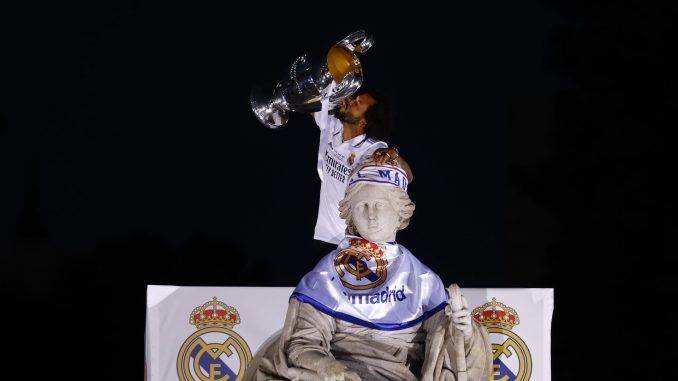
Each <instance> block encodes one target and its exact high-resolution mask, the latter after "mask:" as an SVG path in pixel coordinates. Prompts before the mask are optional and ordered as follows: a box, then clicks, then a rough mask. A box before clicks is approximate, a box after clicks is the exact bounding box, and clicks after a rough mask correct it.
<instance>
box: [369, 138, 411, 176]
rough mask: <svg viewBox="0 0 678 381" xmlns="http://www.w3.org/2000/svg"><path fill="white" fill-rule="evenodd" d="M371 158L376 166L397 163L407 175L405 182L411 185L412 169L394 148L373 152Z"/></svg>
mask: <svg viewBox="0 0 678 381" xmlns="http://www.w3.org/2000/svg"><path fill="white" fill-rule="evenodd" d="M372 158H373V159H374V162H375V163H377V164H391V165H393V164H394V161H396V162H397V163H398V165H399V166H400V168H402V169H403V170H404V171H405V173H406V174H407V181H409V182H410V183H412V181H413V180H414V173H412V168H411V167H410V165H409V164H408V163H407V161H405V159H403V158H402V156H400V155H399V154H398V150H397V149H396V148H394V147H388V148H379V149H377V150H375V151H374V153H373V154H372Z"/></svg>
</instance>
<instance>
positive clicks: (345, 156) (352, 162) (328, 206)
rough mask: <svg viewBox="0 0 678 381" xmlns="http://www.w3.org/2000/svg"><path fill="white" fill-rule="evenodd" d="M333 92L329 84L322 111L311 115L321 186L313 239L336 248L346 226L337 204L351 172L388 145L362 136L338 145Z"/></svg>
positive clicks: (340, 129)
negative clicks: (317, 136)
mask: <svg viewBox="0 0 678 381" xmlns="http://www.w3.org/2000/svg"><path fill="white" fill-rule="evenodd" d="M334 88H335V87H334V83H332V85H330V86H329V87H328V89H327V91H326V92H325V93H323V98H322V100H321V104H322V109H321V111H319V112H316V113H315V114H314V118H315V121H316V123H317V124H318V127H320V143H319V146H318V165H317V169H318V176H320V181H321V185H320V201H319V203H318V219H317V221H316V225H315V235H314V237H313V238H315V239H317V240H320V241H325V242H329V243H334V244H338V243H339V241H341V240H342V238H344V235H345V231H346V222H345V221H344V220H343V219H341V218H340V217H339V201H340V200H341V199H342V198H344V194H345V192H346V185H347V184H348V178H349V176H350V174H351V171H352V170H353V169H354V168H355V166H356V165H357V164H358V163H360V161H361V160H362V159H363V158H365V157H368V156H369V155H372V153H374V151H376V150H377V149H379V148H386V147H388V145H387V144H386V143H384V142H382V141H379V140H374V139H371V138H368V137H367V136H366V135H365V134H362V135H358V136H356V137H354V138H353V139H350V140H347V141H345V142H342V135H343V131H344V126H343V124H342V122H341V121H340V120H339V119H337V118H335V117H334V116H332V115H330V114H329V111H330V110H331V109H332V108H333V107H334V105H332V104H331V103H330V102H329V94H331V93H332V91H334Z"/></svg>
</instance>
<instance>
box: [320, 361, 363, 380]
mask: <svg viewBox="0 0 678 381" xmlns="http://www.w3.org/2000/svg"><path fill="white" fill-rule="evenodd" d="M320 363H321V364H319V365H320V367H319V368H318V371H317V372H318V375H319V376H320V379H321V380H323V381H361V379H360V376H358V374H357V373H355V372H351V371H350V370H348V368H347V367H345V366H344V365H343V364H341V363H340V362H338V361H336V360H334V359H332V358H329V357H327V358H325V359H323V360H321V361H320Z"/></svg>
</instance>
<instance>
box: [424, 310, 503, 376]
mask: <svg viewBox="0 0 678 381" xmlns="http://www.w3.org/2000/svg"><path fill="white" fill-rule="evenodd" d="M471 325H472V334H471V336H470V337H468V338H465V339H464V352H465V353H464V355H465V356H464V357H465V358H466V370H467V375H468V380H469V381H481V380H487V379H488V378H489V376H490V373H491V370H492V359H493V357H492V344H491V342H490V339H489V335H488V334H487V330H486V329H485V327H483V326H482V324H480V323H478V322H477V321H476V320H473V321H472V323H471ZM422 327H423V328H424V330H425V331H426V332H427V334H426V354H425V360H424V366H423V367H422V380H434V381H437V380H445V379H448V378H446V377H447V376H445V374H449V373H452V374H455V375H456V374H457V370H458V366H457V363H456V355H455V353H456V352H455V351H456V349H455V339H456V338H455V335H453V334H451V333H453V332H454V331H453V330H454V329H456V328H455V327H454V325H453V324H452V322H451V319H450V318H448V317H447V316H446V315H445V312H444V311H440V312H438V313H436V314H435V315H433V316H432V317H431V318H429V319H427V320H426V321H425V322H424V324H423V325H422ZM455 379H456V378H455Z"/></svg>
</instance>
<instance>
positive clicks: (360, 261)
mask: <svg viewBox="0 0 678 381" xmlns="http://www.w3.org/2000/svg"><path fill="white" fill-rule="evenodd" d="M387 265H388V261H387V260H386V257H385V255H384V250H383V248H382V247H379V245H377V244H376V243H373V242H369V241H368V240H366V239H363V238H353V239H351V243H350V246H349V247H347V248H345V249H343V250H341V251H340V252H339V254H338V255H337V258H336V259H335V260H334V266H335V268H336V270H337V274H339V278H341V283H342V284H343V285H344V287H346V288H349V289H351V290H369V289H371V288H374V287H377V286H379V285H380V284H382V283H384V281H385V280H386V275H387V268H386V266H387Z"/></svg>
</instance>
